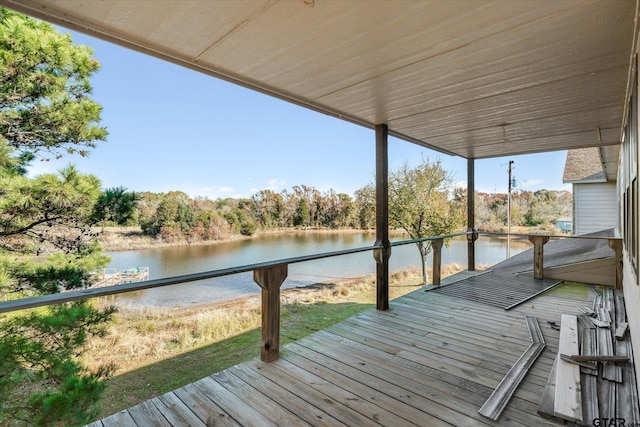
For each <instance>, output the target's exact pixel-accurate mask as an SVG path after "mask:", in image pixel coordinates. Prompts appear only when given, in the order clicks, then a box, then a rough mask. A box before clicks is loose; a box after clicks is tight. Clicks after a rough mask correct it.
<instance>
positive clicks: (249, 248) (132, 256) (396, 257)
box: [109, 232, 530, 307]
mask: <svg viewBox="0 0 640 427" xmlns="http://www.w3.org/2000/svg"><path fill="white" fill-rule="evenodd" d="M396 240H402V239H396ZM374 242H375V234H374V233H370V232H358V233H353V232H347V233H314V232H306V233H303V232H301V233H291V234H290V233H287V234H282V235H280V234H274V235H265V236H259V237H256V238H254V239H250V240H238V241H232V242H224V243H218V244H213V245H207V246H186V247H177V248H173V247H172V248H155V249H144V250H139V251H124V252H112V253H110V254H109V255H110V256H111V258H112V262H111V264H110V265H109V266H110V267H115V268H117V269H119V270H124V269H127V268H132V267H149V269H150V278H151V279H159V278H163V277H172V276H178V275H182V274H190V273H196V272H204V271H210V270H216V269H220V268H228V267H235V266H241V265H245V264H254V263H259V262H265V261H273V260H278V259H284V258H291V257H296V256H301V255H311V254H317V253H322V252H332V251H337V250H341V249H349V248H357V247H362V246H369V245H372V244H373V243H374ZM529 247H530V244H529V242H524V241H515V242H514V241H512V242H511V255H515V254H516V253H519V252H522V251H523V250H526V249H528V248H529ZM505 258H506V241H505V240H503V239H490V238H486V237H485V238H480V239H479V240H478V241H476V263H477V264H478V265H481V264H489V265H493V264H496V263H498V262H500V261H502V260H504V259H505ZM454 262H455V263H459V264H462V265H466V262H467V241H466V239H465V238H464V237H463V238H459V239H455V240H453V241H452V243H451V246H450V247H449V248H446V247H443V253H442V263H443V264H450V263H454ZM429 263H431V256H429ZM375 268H376V266H375V262H374V260H373V255H372V253H371V252H362V253H357V254H351V255H345V256H340V257H332V258H326V259H320V260H315V261H308V262H303V263H297V264H291V265H289V275H288V277H287V279H286V280H285V282H284V284H283V285H282V287H283V288H291V287H297V286H306V285H310V284H312V283H316V282H323V281H328V280H335V279H340V278H347V277H357V276H363V275H367V274H372V273H375ZM390 268H391V270H392V271H398V270H405V269H419V268H420V255H419V252H418V249H417V247H416V245H413V244H410V245H404V246H397V247H394V248H393V250H392V254H391V260H390ZM257 292H259V288H258V285H257V284H255V282H254V281H253V275H252V273H250V272H249V273H241V274H235V275H231V276H225V277H218V278H215V279H208V280H201V281H198V282H191V283H184V284H180V285H173V286H166V287H163V288H155V289H148V290H145V291H139V292H134V293H128V294H122V295H121V296H120V297H119V302H120V303H125V304H131V305H146V306H170V307H172V306H184V305H191V304H200V303H207V302H213V301H221V300H225V299H231V298H238V297H242V296H246V295H250V294H255V293H257Z"/></svg>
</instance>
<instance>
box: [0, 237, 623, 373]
mask: <svg viewBox="0 0 640 427" xmlns="http://www.w3.org/2000/svg"><path fill="white" fill-rule="evenodd" d="M478 234H479V232H477V231H466V232H461V233H454V234H447V235H442V236H431V237H425V238H420V239H410V240H402V241H397V242H392V243H391V246H392V247H393V246H402V245H408V244H414V243H419V242H430V244H431V247H432V250H433V274H432V282H433V285H435V286H438V285H440V279H441V267H442V266H441V264H442V262H441V260H442V257H441V255H442V246H443V243H444V241H445V239H450V238H454V237H460V236H467V240H468V241H469V260H470V262H469V269H470V270H471V269H474V268H475V266H474V262H473V259H474V258H473V254H472V253H473V251H474V250H473V242H475V240H476V239H477V238H478ZM480 234H482V235H490V236H509V234H507V233H490V232H482V233H480ZM510 236H519V237H526V238H528V239H529V240H530V241H531V242H532V243H533V244H534V255H533V265H534V277H537V278H541V277H542V271H543V267H544V266H543V249H542V248H543V246H544V244H545V243H547V242H548V241H549V239H551V238H563V239H564V238H581V239H599V240H608V242H609V246H610V247H611V248H612V249H613V250H614V252H615V260H616V284H617V285H618V286H619V285H620V284H621V283H622V240H621V239H620V238H619V237H595V236H556V235H531V234H514V233H512V234H510ZM383 249H384V246H383V245H382V244H373V245H371V246H364V247H358V248H352V249H344V250H339V251H332V252H324V253H319V254H311V255H303V256H298V257H292V258H284V259H278V260H274V261H267V262H260V263H255V264H247V265H241V266H237V267H229V268H223V269H217V270H211V271H206V272H201V273H193V274H185V275H181V276H175V277H168V278H162V279H154V280H147V281H142V282H134V283H126V284H120V285H113V286H109V287H102V288H95V289H78V290H72V291H68V292H63V293H57V294H50V295H42V296H36V297H30V298H23V299H18V300H11V301H5V302H0V313H7V312H12V311H17V310H25V309H31V308H36V307H43V306H48V305H55V304H62V303H67V302H72V301H79V300H87V299H90V298H97V297H102V296H108V295H117V294H122V293H127V292H135V291H140V290H145V289H151V288H160V287H164V286H170V285H176V284H181V283H188V282H193V281H197V280H204V279H212V278H216V277H223V276H228V275H232V274H239V273H245V272H249V271H253V279H254V281H255V282H256V283H257V284H258V285H259V286H260V288H261V290H262V326H261V330H262V337H261V344H260V346H261V358H262V360H264V361H270V360H275V359H277V358H278V357H279V345H280V286H281V285H282V283H283V282H284V280H285V279H286V277H287V273H288V266H289V264H296V263H301V262H306V261H313V260H318V259H323V258H330V257H337V256H343V255H350V254H355V253H359V252H367V251H376V250H383ZM375 255H376V254H375V252H374V259H377V258H376V256H375ZM378 286H388V278H387V283H384V284H380V283H378Z"/></svg>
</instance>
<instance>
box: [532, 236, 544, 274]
mask: <svg viewBox="0 0 640 427" xmlns="http://www.w3.org/2000/svg"><path fill="white" fill-rule="evenodd" d="M529 241H530V242H531V243H533V277H535V278H536V279H543V278H544V273H543V270H544V245H545V243H547V242H548V241H549V236H529Z"/></svg>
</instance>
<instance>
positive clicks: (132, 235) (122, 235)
mask: <svg viewBox="0 0 640 427" xmlns="http://www.w3.org/2000/svg"><path fill="white" fill-rule="evenodd" d="M98 233H99V236H98V238H97V241H98V242H99V243H100V245H101V246H102V248H103V250H104V251H105V252H122V251H135V250H142V249H153V248H169V247H186V246H208V245H216V244H221V243H227V242H235V241H239V240H252V239H256V238H260V237H261V236H270V235H278V234H290V235H295V234H306V233H318V234H337V233H340V234H348V233H371V234H375V231H374V230H360V229H355V228H340V229H322V228H306V229H301V228H300V229H298V228H296V229H277V230H264V231H258V232H256V233H255V234H254V235H252V236H243V235H240V234H234V235H231V236H229V237H227V238H225V239H219V240H198V241H195V242H189V241H187V240H181V241H177V242H167V241H163V240H159V239H157V238H155V237H151V236H145V235H143V234H142V230H140V228H139V227H105V229H104V231H102V229H100V230H99V231H98ZM392 234H394V235H400V234H404V232H402V231H394V232H392Z"/></svg>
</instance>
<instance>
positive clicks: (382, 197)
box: [373, 124, 391, 310]
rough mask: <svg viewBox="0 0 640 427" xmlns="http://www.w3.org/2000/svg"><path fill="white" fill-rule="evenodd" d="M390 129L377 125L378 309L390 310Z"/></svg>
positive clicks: (376, 258)
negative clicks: (380, 247)
mask: <svg viewBox="0 0 640 427" xmlns="http://www.w3.org/2000/svg"><path fill="white" fill-rule="evenodd" d="M388 139H389V128H388V127H387V125H386V124H381V125H376V245H381V246H382V249H376V250H374V251H373V257H374V259H375V260H376V308H377V309H378V310H388V309H389V257H391V243H390V242H389V141H388Z"/></svg>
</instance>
